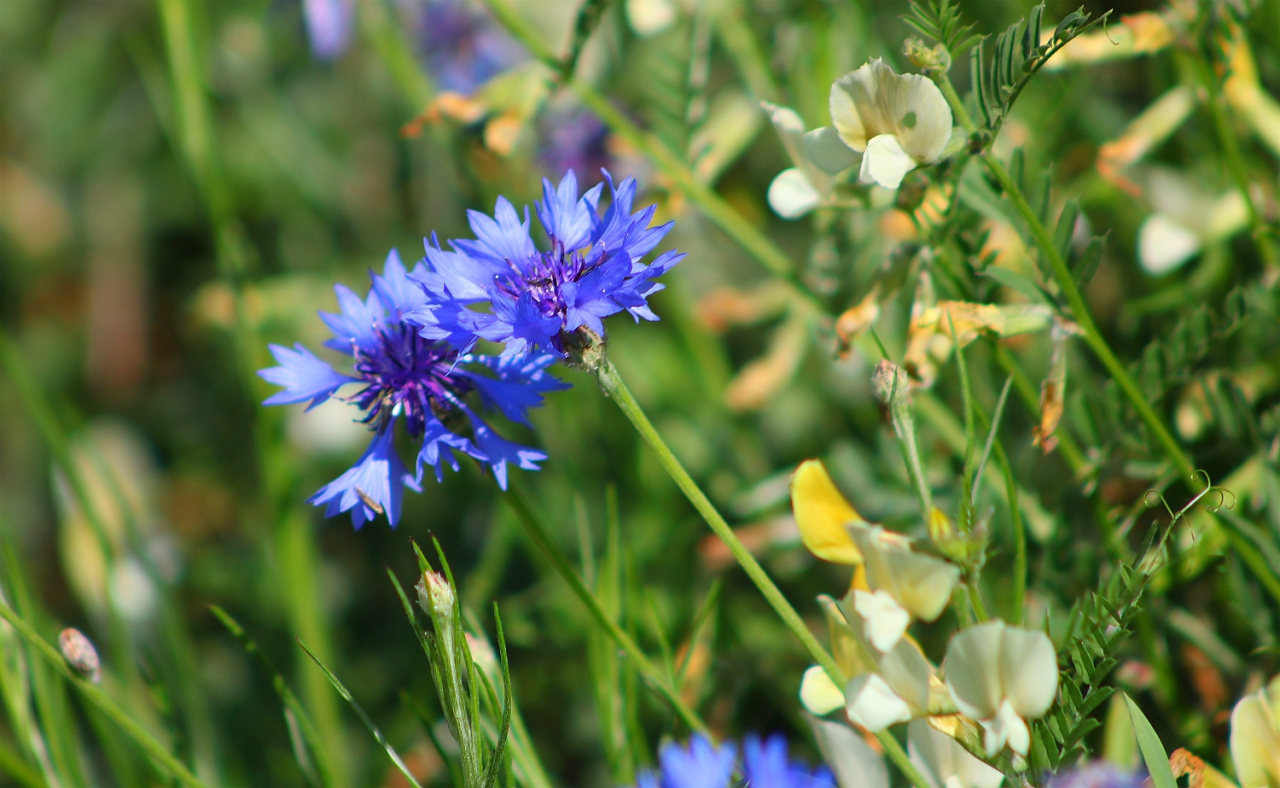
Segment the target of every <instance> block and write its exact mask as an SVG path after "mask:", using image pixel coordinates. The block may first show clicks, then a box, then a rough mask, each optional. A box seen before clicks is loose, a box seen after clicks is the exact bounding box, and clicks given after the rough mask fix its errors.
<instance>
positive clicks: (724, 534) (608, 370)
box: [596, 359, 843, 683]
mask: <svg viewBox="0 0 1280 788" xmlns="http://www.w3.org/2000/svg"><path fill="white" fill-rule="evenodd" d="M596 374H597V376H598V377H599V379H600V385H601V386H602V387H603V388H604V390H605V391H606V392H607V393H608V394H609V396H610V397H612V398H613V401H614V402H616V403H617V405H618V407H619V408H621V409H622V412H623V414H624V415H626V417H627V419H628V420H630V421H631V424H632V425H633V426H634V427H635V428H636V431H637V432H639V433H640V437H642V438H644V440H645V442H646V443H648V444H649V446H650V448H652V449H653V450H654V452H655V453H656V454H657V455H658V462H660V463H661V464H662V468H663V470H665V471H666V472H667V474H668V475H669V476H671V478H672V480H674V481H675V483H676V485H677V486H678V487H679V488H680V490H681V492H683V493H684V494H685V497H686V498H688V499H689V502H690V503H692V504H693V508H695V509H697V510H698V514H700V515H702V519H703V520H706V522H707V525H709V526H711V530H712V531H714V532H715V534H716V536H719V537H720V539H721V540H723V541H724V543H725V545H726V546H728V548H729V552H731V553H733V557H734V558H735V559H736V560H737V562H738V563H739V564H741V565H742V568H743V569H744V570H746V573H747V576H748V577H750V578H751V580H752V582H754V583H755V584H756V587H757V588H759V589H760V592H761V593H762V594H764V597H765V599H766V600H767V601H768V602H769V605H770V606H771V607H772V608H773V609H774V612H776V613H777V614H778V616H779V618H781V619H782V622H783V623H784V624H785V625H786V626H787V628H788V629H790V630H791V631H792V633H793V634H794V635H795V636H796V638H797V639H798V640H799V641H800V643H801V645H803V646H804V648H805V650H806V651H808V652H809V655H810V656H811V657H812V658H813V659H814V660H815V661H816V662H817V663H818V664H819V665H821V666H822V668H823V669H824V670H826V671H827V673H829V674H830V675H831V676H832V677H833V678H836V677H843V673H842V672H841V670H840V667H839V666H838V665H837V664H836V661H835V659H834V658H833V657H832V656H831V655H830V654H828V653H827V651H826V649H824V648H823V647H822V645H821V644H820V643H818V640H817V638H815V637H814V636H813V633H812V632H810V631H809V628H808V627H807V626H805V623H804V621H803V620H801V618H800V614H798V613H797V612H796V611H795V608H793V607H792V606H791V603H790V602H788V601H787V598H786V597H785V596H783V595H782V592H781V591H780V590H778V587H777V586H776V585H775V584H774V582H773V580H772V579H770V578H769V575H768V574H767V573H766V572H765V571H764V567H762V566H760V563H759V562H758V561H756V559H755V556H753V555H751V552H750V551H749V550H747V548H746V546H745V545H743V544H742V542H741V541H740V540H739V539H738V537H737V536H735V535H734V533H733V529H732V528H730V527H729V524H728V523H727V522H725V519H724V517H722V516H721V515H720V512H718V511H716V508H715V505H714V504H712V503H711V500H710V499H708V498H707V496H706V493H704V492H702V489H701V488H700V487H698V483H697V482H695V481H694V480H693V477H692V476H690V475H689V472H688V471H686V470H685V468H684V466H683V465H682V464H680V460H678V459H677V458H676V456H675V454H674V453H673V452H672V451H671V449H670V447H668V446H667V444H666V441H664V440H663V439H662V436H661V435H659V434H658V431H657V430H656V429H654V426H653V424H652V423H651V422H650V421H649V417H648V416H646V415H645V413H644V410H642V409H641V407H640V403H638V402H636V398H635V396H634V395H632V393H631V389H629V388H627V384H626V383H625V382H624V381H623V380H622V376H621V375H619V374H618V369H617V367H615V366H614V365H613V362H612V361H609V360H607V359H606V360H605V361H604V363H603V364H602V365H601V366H600V369H599V370H598V371H597V373H596ZM840 683H842V682H840Z"/></svg>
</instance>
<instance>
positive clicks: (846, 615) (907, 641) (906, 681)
mask: <svg viewBox="0 0 1280 788" xmlns="http://www.w3.org/2000/svg"><path fill="white" fill-rule="evenodd" d="M854 594H855V592H850V593H849V595H848V596H847V597H845V600H844V601H843V602H839V603H837V602H836V601H835V600H834V599H831V598H830V597H825V596H824V597H819V602H821V603H822V606H823V609H824V611H825V613H826V615H827V623H828V624H829V626H830V629H831V645H832V652H833V654H834V655H835V658H836V662H837V663H839V665H840V668H841V670H843V671H844V672H845V673H846V675H849V676H852V678H851V679H850V680H849V681H848V683H847V684H845V686H844V689H843V690H841V689H840V688H839V686H838V685H837V684H836V683H835V682H834V681H832V679H831V677H830V676H828V675H827V673H826V672H825V671H824V670H822V668H820V667H818V666H814V667H811V668H809V670H807V671H806V672H805V675H804V681H803V682H802V683H801V686H800V701H801V703H803V704H804V707H805V708H806V709H808V710H809V711H810V712H811V713H813V714H816V715H818V716H822V715H826V714H830V713H831V712H833V711H835V710H836V709H838V708H840V707H841V706H843V707H844V709H845V714H846V716H847V717H848V719H849V720H850V721H851V722H855V723H857V724H858V725H861V726H862V727H864V728H866V729H867V730H870V731H872V732H879V731H882V730H884V729H885V728H887V727H889V726H890V725H893V724H894V723H898V722H906V721H908V720H912V719H915V718H917V717H920V716H923V715H925V714H927V713H928V711H929V707H930V705H931V700H932V699H931V696H932V695H933V694H934V692H935V689H936V690H937V691H940V692H942V693H945V692H946V690H945V689H943V687H942V683H941V681H939V680H938V678H937V676H936V674H935V669H934V667H933V665H932V664H930V662H929V660H928V659H927V658H926V657H925V655H924V652H923V651H921V650H920V646H919V645H918V644H917V643H916V642H915V641H914V640H912V639H911V638H909V637H903V638H900V639H899V640H898V642H897V644H895V645H894V647H893V648H892V649H891V650H890V651H889V652H888V653H882V652H880V651H878V650H877V649H876V648H875V647H874V646H872V645H871V643H870V641H869V640H868V639H867V638H866V636H865V635H864V632H865V630H866V621H865V620H863V618H862V616H861V614H860V613H859V612H858V611H857V610H856V609H855V608H854V601H853V600H854Z"/></svg>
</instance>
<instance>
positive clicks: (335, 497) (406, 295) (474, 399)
mask: <svg viewBox="0 0 1280 788" xmlns="http://www.w3.org/2000/svg"><path fill="white" fill-rule="evenodd" d="M414 273H415V274H418V275H419V276H421V275H423V274H425V273H426V269H425V266H423V265H422V264H419V265H418V267H417V269H416V270H415V272H414ZM371 276H372V279H373V287H372V289H371V290H370V291H369V293H368V294H367V295H366V296H365V297H364V298H363V299H362V298H360V296H358V295H356V294H355V293H354V292H352V291H351V290H350V289H348V288H347V287H344V286H343V285H337V286H336V287H335V290H336V291H337V295H338V305H339V307H340V310H341V311H340V312H339V313H337V314H329V313H323V312H322V313H321V314H320V318H321V320H323V321H324V323H325V325H326V326H328V327H329V329H330V331H332V332H333V338H332V339H330V340H327V341H326V342H325V343H324V344H325V346H326V347H328V348H330V349H331V350H335V351H337V352H339V353H342V354H345V355H347V356H349V357H350V360H351V367H350V370H349V371H347V372H339V371H338V370H336V369H334V368H333V367H332V366H330V365H329V363H328V362H326V361H324V360H323V359H321V358H319V357H318V356H316V355H315V354H314V353H312V352H311V351H310V350H308V349H307V348H305V347H304V346H302V345H301V344H298V345H295V346H294V348H292V349H290V348H287V347H283V346H280V345H271V346H270V347H271V353H272V355H274V356H275V359H276V361H277V362H278V363H279V366H276V367H271V368H269V369H264V370H261V371H260V372H259V373H258V374H259V375H261V376H262V377H263V378H265V379H266V380H267V381H269V382H271V383H274V384H276V385H278V386H281V387H283V389H284V390H283V391H280V392H277V393H276V394H274V395H272V396H271V397H269V398H268V399H267V400H266V402H265V404H267V405H287V404H293V403H302V402H308V403H310V404H309V407H312V408H313V407H315V406H317V405H319V404H320V403H322V402H324V401H325V400H328V399H339V400H343V401H346V402H348V403H350V404H352V405H355V406H356V407H357V408H358V409H359V410H360V412H361V414H362V415H361V417H360V421H362V422H364V423H365V424H367V425H368V426H369V429H370V431H372V432H373V439H372V441H371V442H370V443H369V447H368V449H366V451H365V453H364V455H363V456H361V457H360V459H359V460H357V461H356V464H355V465H353V466H352V467H351V468H350V469H349V470H348V471H346V472H345V473H343V474H342V475H341V476H339V477H338V478H337V479H335V480H334V481H332V482H330V483H329V484H327V485H325V486H324V487H323V488H321V489H320V490H319V491H318V492H317V493H316V494H315V495H313V496H312V497H311V498H310V499H309V500H310V502H311V503H314V504H316V505H317V506H324V507H325V514H326V515H328V516H333V515H335V514H338V513H340V512H346V511H350V512H351V517H352V521H353V523H354V524H355V527H356V528H360V527H361V526H362V525H364V523H365V522H367V521H369V520H372V519H374V517H375V516H376V515H379V514H383V515H386V517H387V520H388V522H389V523H390V524H391V525H392V526H393V527H394V526H395V525H396V523H397V522H398V521H399V518H400V502H401V497H402V496H403V493H404V488H405V487H408V488H409V489H411V490H415V491H419V490H421V486H420V484H421V481H422V473H423V469H424V467H425V466H430V467H432V468H433V469H434V470H435V473H436V478H437V479H440V478H441V477H442V476H443V473H444V467H445V466H446V465H448V466H450V467H452V468H453V469H454V470H457V469H458V455H459V454H460V455H463V456H469V457H472V458H474V459H476V460H478V461H479V462H482V463H484V464H486V465H487V466H489V468H491V469H492V471H493V474H494V476H495V477H496V479H497V481H498V484H499V485H500V486H502V487H503V488H505V487H506V483H507V469H508V466H509V465H516V466H519V467H521V468H524V469H526V470H537V469H538V463H539V462H540V461H542V460H545V459H546V455H545V454H544V453H542V452H541V451H538V450H537V449H533V448H529V447H526V446H521V445H519V444H516V443H513V442H511V441H509V440H507V439H506V438H503V437H502V436H501V435H499V434H498V433H497V432H495V431H494V430H493V428H492V427H491V426H490V425H489V423H488V421H487V420H486V419H485V417H484V416H482V415H481V414H482V412H483V411H499V412H501V413H502V414H503V415H504V416H505V417H506V418H507V419H508V420H511V421H516V422H521V423H527V411H528V409H529V408H531V407H537V406H538V405H540V404H541V403H542V395H543V394H544V393H545V392H547V391H552V390H555V389H560V388H564V387H565V385H564V384H562V383H561V382H560V381H558V380H557V379H556V378H554V377H552V376H551V375H550V374H549V373H547V372H546V368H547V367H548V366H550V365H551V364H552V363H554V362H555V360H556V358H555V356H552V355H549V354H542V355H530V356H526V357H523V358H519V359H506V358H497V357H492V356H485V355H481V354H478V353H474V352H471V351H472V346H473V345H474V344H475V337H474V336H472V335H467V334H465V333H463V332H455V333H453V334H452V335H450V336H448V337H445V338H440V339H428V338H424V337H423V336H421V334H420V333H419V326H418V325H416V324H410V323H408V322H407V321H406V319H405V318H406V315H408V314H409V313H411V312H414V311H416V310H419V309H422V308H424V307H425V306H427V305H428V304H435V305H437V306H438V307H442V308H443V307H444V306H447V305H448V303H449V302H450V300H451V299H450V297H449V296H448V294H447V293H445V292H443V291H442V290H438V289H437V290H432V289H430V288H428V287H424V286H421V285H420V284H419V283H417V282H415V281H413V280H411V279H410V274H409V273H408V272H406V270H405V267H404V265H403V264H402V263H401V262H400V258H399V255H397V253H396V252H395V251H392V252H391V253H390V254H389V255H388V256H387V261H386V265H385V266H384V268H383V273H382V274H381V275H378V274H373V273H371ZM455 308H456V307H455ZM346 386H351V387H352V388H354V389H355V390H354V392H353V393H351V394H347V395H339V393H338V391H339V389H341V388H343V387H346ZM357 387H358V388H357ZM398 423H399V424H402V425H403V429H404V432H406V433H407V434H408V436H409V438H410V440H411V441H412V442H413V443H414V444H415V445H416V446H417V447H418V454H417V459H416V461H415V463H414V467H413V470H412V472H411V471H410V470H409V469H408V468H407V467H406V466H405V465H404V463H403V462H402V461H401V459H400V456H399V454H398V453H397V451H396V447H395V434H396V424H398Z"/></svg>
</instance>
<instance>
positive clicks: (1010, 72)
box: [969, 3, 1108, 134]
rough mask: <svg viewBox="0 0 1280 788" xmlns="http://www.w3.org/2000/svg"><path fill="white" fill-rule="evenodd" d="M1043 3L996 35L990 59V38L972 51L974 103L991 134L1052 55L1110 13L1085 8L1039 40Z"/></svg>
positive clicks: (1100, 22)
mask: <svg viewBox="0 0 1280 788" xmlns="http://www.w3.org/2000/svg"><path fill="white" fill-rule="evenodd" d="M1044 8H1045V7H1044V4H1043V3H1041V4H1040V5H1037V6H1035V7H1034V8H1032V9H1031V13H1030V14H1029V15H1028V16H1027V17H1026V18H1024V19H1022V20H1020V21H1018V22H1015V23H1013V24H1012V25H1009V27H1007V28H1006V29H1005V31H1004V32H1003V33H1001V34H1000V35H999V36H997V37H996V40H995V45H994V46H993V47H991V59H990V61H988V60H987V57H986V53H987V42H986V41H985V40H980V41H978V42H977V44H976V46H974V48H973V50H972V51H971V52H970V53H969V78H970V81H971V82H972V83H973V96H974V104H975V105H976V106H977V108H978V110H979V112H981V114H982V119H983V121H984V122H985V124H986V125H985V128H986V130H987V131H988V132H990V133H991V134H994V133H995V132H996V131H998V130H999V128H1000V126H1001V125H1002V124H1003V123H1004V119H1005V118H1006V117H1007V116H1008V114H1009V110H1010V109H1011V108H1012V107H1013V104H1014V102H1015V101H1017V99H1018V96H1019V94H1021V93H1022V91H1023V89H1024V88H1026V86H1027V85H1028V84H1030V82H1031V80H1032V78H1034V77H1035V75H1036V73H1037V72H1038V71H1039V70H1040V69H1041V68H1043V67H1044V64H1045V63H1047V62H1049V58H1051V57H1053V55H1054V54H1055V53H1056V52H1057V51H1058V50H1059V49H1061V48H1062V47H1064V46H1066V45H1067V43H1069V42H1070V41H1071V40H1072V39H1073V38H1075V37H1076V36H1079V35H1081V34H1082V33H1086V32H1088V31H1089V30H1091V29H1093V28H1094V27H1096V26H1097V25H1099V24H1102V23H1103V22H1104V21H1105V20H1106V19H1107V16H1108V14H1103V15H1101V16H1099V17H1090V15H1089V14H1088V13H1086V12H1085V10H1084V9H1083V8H1081V9H1080V10H1078V11H1072V12H1071V13H1070V14H1068V15H1067V16H1065V17H1063V19H1062V21H1061V22H1059V23H1058V26H1057V27H1055V28H1054V30H1053V35H1051V36H1050V37H1049V40H1048V42H1047V43H1044V44H1042V43H1040V41H1041V38H1042V35H1041V25H1042V22H1043V17H1044Z"/></svg>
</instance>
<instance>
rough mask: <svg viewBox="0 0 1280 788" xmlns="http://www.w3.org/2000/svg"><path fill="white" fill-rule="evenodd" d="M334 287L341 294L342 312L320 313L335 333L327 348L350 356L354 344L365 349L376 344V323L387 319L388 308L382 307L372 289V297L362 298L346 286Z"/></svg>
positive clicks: (321, 317) (370, 293) (340, 305)
mask: <svg viewBox="0 0 1280 788" xmlns="http://www.w3.org/2000/svg"><path fill="white" fill-rule="evenodd" d="M333 290H334V292H335V293H337V294H338V308H339V309H341V310H342V312H341V313H340V314H336V315H335V314H333V313H332V312H321V313H320V319H321V320H323V321H324V324H325V325H326V326H328V327H329V330H330V331H332V332H333V336H334V338H333V339H330V340H328V341H327V342H325V343H324V344H325V347H329V348H333V349H334V350H337V351H338V352H340V353H346V354H348V355H350V354H352V353H353V347H352V345H356V346H358V347H361V348H365V349H370V348H373V347H376V346H377V344H378V338H377V332H376V330H375V326H376V325H378V324H379V323H381V322H383V320H385V319H386V310H384V309H383V307H382V301H381V300H380V299H379V298H378V294H377V293H376V292H375V291H372V290H371V291H370V292H369V297H368V298H367V299H365V300H363V301H362V300H361V299H360V296H358V295H356V294H355V293H353V292H351V288H349V287H347V286H346V285H334V286H333Z"/></svg>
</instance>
